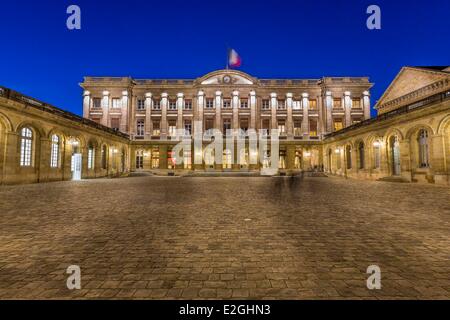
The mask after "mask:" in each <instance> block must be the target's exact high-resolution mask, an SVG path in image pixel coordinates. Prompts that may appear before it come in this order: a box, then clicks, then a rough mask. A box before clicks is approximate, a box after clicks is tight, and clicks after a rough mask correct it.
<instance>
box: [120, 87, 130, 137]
mask: <svg viewBox="0 0 450 320" xmlns="http://www.w3.org/2000/svg"><path fill="white" fill-rule="evenodd" d="M120 107H121V108H120V109H121V110H120V111H121V114H122V115H121V117H120V131H122V132H128V128H127V123H128V110H129V99H128V91H126V90H125V91H122V103H121V106H120Z"/></svg>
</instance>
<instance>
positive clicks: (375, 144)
mask: <svg viewBox="0 0 450 320" xmlns="http://www.w3.org/2000/svg"><path fill="white" fill-rule="evenodd" d="M373 146H374V147H379V146H381V143H380V141H378V140H377V141H374V142H373Z"/></svg>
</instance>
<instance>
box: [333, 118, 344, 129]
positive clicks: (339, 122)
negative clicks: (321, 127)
mask: <svg viewBox="0 0 450 320" xmlns="http://www.w3.org/2000/svg"><path fill="white" fill-rule="evenodd" d="M333 126H334V131H339V130H341V129H342V128H343V127H344V124H343V122H342V119H334V121H333Z"/></svg>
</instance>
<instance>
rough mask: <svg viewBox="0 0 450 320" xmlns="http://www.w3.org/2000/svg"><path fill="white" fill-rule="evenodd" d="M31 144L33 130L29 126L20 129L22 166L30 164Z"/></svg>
mask: <svg viewBox="0 0 450 320" xmlns="http://www.w3.org/2000/svg"><path fill="white" fill-rule="evenodd" d="M32 146H33V132H32V131H31V129H30V128H23V129H22V131H21V143H20V165H21V166H22V167H29V166H31V154H32V151H33V150H32Z"/></svg>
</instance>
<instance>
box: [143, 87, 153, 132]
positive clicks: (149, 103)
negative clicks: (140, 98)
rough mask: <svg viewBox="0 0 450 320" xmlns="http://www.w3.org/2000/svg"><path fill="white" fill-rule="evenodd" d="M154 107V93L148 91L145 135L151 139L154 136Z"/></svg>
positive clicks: (146, 96)
mask: <svg viewBox="0 0 450 320" xmlns="http://www.w3.org/2000/svg"><path fill="white" fill-rule="evenodd" d="M152 107H153V99H152V93H151V92H147V93H146V94H145V135H146V138H147V139H150V138H151V136H152Z"/></svg>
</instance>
